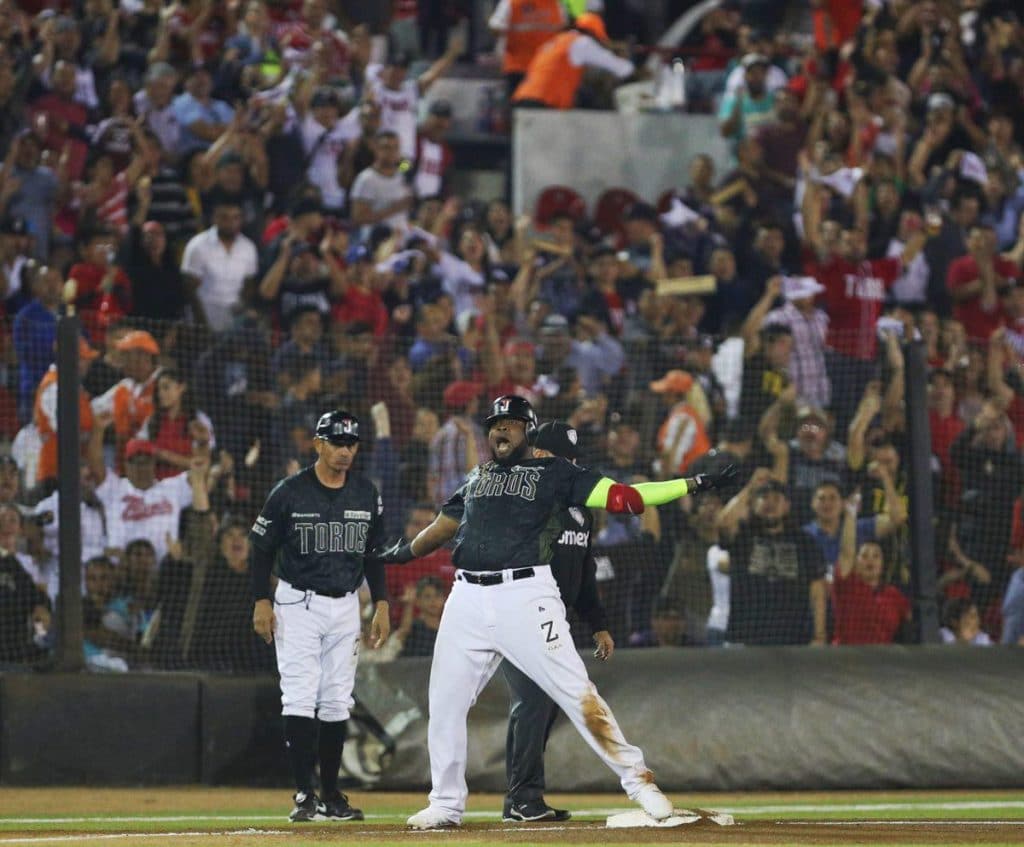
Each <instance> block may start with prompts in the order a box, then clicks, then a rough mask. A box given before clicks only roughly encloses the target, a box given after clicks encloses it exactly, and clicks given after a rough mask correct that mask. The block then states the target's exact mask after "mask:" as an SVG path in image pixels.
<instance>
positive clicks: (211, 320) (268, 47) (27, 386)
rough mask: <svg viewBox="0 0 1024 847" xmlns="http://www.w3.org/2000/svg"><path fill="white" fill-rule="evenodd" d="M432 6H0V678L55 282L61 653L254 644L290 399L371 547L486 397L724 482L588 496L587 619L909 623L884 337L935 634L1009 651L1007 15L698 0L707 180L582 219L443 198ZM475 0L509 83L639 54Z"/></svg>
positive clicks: (903, 507) (410, 639) (762, 635)
mask: <svg viewBox="0 0 1024 847" xmlns="http://www.w3.org/2000/svg"><path fill="white" fill-rule="evenodd" d="M463 5H465V4H458V3H455V4H447V5H446V4H438V3H424V2H423V0H420V2H419V3H417V2H416V0H403V1H402V2H396V3H394V4H393V9H394V13H393V19H392V21H391V23H390V26H389V28H387V29H385V30H382V31H371V28H370V27H368V26H367V25H366V24H364V23H361V22H360V21H358V20H352V19H350V18H349V17H348V16H347V15H346V10H345V4H344V3H338V2H334V3H332V2H327V0H243V2H239V1H238V0H228V1H227V2H221V0H183V2H178V1H177V0H176V2H172V3H165V2H163V1H162V0H120V2H116V1H115V0H84V2H57V3H44V2H38V0H37V1H36V2H23V3H18V4H16V3H14V2H11V0H0V158H2V162H3V164H2V168H0V308H2V310H3V323H2V334H0V349H2V351H3V367H2V368H0V435H2V436H3V438H4V439H6V440H7V441H9V442H10V443H11V447H10V450H9V451H8V452H6V453H5V454H4V455H3V456H2V457H0V665H7V664H10V663H19V662H36V661H40V660H42V659H44V658H45V657H46V656H47V655H48V653H49V652H50V651H51V650H52V649H53V645H54V641H55V633H54V616H53V612H54V609H55V604H56V600H57V595H58V593H59V591H60V579H59V568H58V565H57V557H58V538H59V519H58V518H59V499H58V494H57V492H56V485H57V478H58V468H57V431H58V420H57V379H58V375H57V371H56V365H55V364H54V363H55V352H56V335H57V321H58V318H59V316H60V315H61V314H62V313H63V312H64V311H66V310H69V309H70V307H71V306H73V307H74V309H75V311H76V312H77V314H78V316H79V317H80V319H81V323H82V327H83V337H82V339H81V342H80V346H79V350H78V361H79V368H80V373H81V377H82V394H81V398H80V403H79V416H80V422H81V426H80V430H81V444H82V491H83V496H82V502H81V506H80V512H81V522H82V547H83V549H82V554H83V584H82V591H83V603H84V620H85V641H86V648H85V649H86V655H87V658H88V662H89V665H90V666H91V667H93V668H96V669H105V670H124V669H127V668H157V669H182V668H205V669H210V670H225V671H239V670H247V671H252V670H269V669H271V668H272V667H273V656H272V653H271V652H270V650H271V648H266V647H265V645H263V644H262V642H259V641H258V639H257V638H256V637H255V636H254V634H253V633H252V631H251V613H252V603H251V596H250V592H249V588H248V582H247V569H248V557H249V541H248V537H247V527H248V526H249V525H250V524H251V522H252V518H253V516H254V515H255V514H256V513H257V512H258V510H259V508H260V506H261V505H262V502H263V498H264V497H265V495H266V493H267V491H268V490H269V488H270V486H271V485H272V484H273V483H274V481H275V480H277V479H279V478H281V477H282V476H283V475H285V474H287V473H292V472H295V471H296V470H298V469H299V468H300V467H303V466H305V465H306V464H308V463H309V462H310V461H311V460H312V458H313V456H314V453H313V450H312V447H313V442H312V434H313V429H314V424H315V421H316V419H317V417H318V415H319V414H320V413H321V412H322V411H324V410H325V409H328V408H334V407H343V408H347V409H349V410H350V411H352V412H354V413H355V414H356V415H358V416H359V417H360V419H361V420H362V421H363V427H364V431H365V432H366V434H367V436H366V437H365V438H364V440H363V443H362V446H361V451H360V455H359V458H358V465H359V469H360V470H361V471H362V472H364V473H366V474H367V475H369V476H370V477H371V478H372V479H373V480H374V481H375V482H376V483H377V485H378V487H379V488H380V490H381V492H382V495H383V499H384V503H385V509H386V519H387V523H388V531H389V534H391V535H392V536H399V535H404V536H405V537H407V538H409V537H412V535H414V534H415V532H417V531H418V530H419V529H421V528H422V527H423V526H425V525H426V524H427V523H428V522H429V521H430V520H431V518H432V516H433V515H434V514H435V512H436V510H437V509H438V507H439V506H440V505H441V504H442V503H444V501H445V500H446V499H447V498H448V497H449V496H450V495H451V493H452V492H453V491H454V490H455V488H457V487H458V485H459V484H460V483H461V480H462V479H463V477H464V475H465V474H466V473H467V472H468V471H469V470H470V469H472V468H473V467H475V466H476V465H477V464H478V463H480V462H482V461H486V460H487V459H488V448H487V442H486V438H485V433H484V431H483V429H482V427H481V417H482V410H483V409H485V408H486V405H487V404H488V403H489V401H490V399H491V398H493V397H494V396H497V395H499V394H503V393H515V394H520V395H522V396H524V397H527V398H528V399H529V400H530V401H531V402H532V403H533V404H534V405H535V407H536V409H537V411H538V413H539V415H540V417H541V419H542V420H550V419H559V420H564V421H567V422H569V423H570V424H571V425H572V426H574V427H575V428H576V429H577V430H578V432H579V433H580V437H581V453H582V456H581V460H580V464H582V465H588V466H590V467H594V468H598V469H600V470H601V471H602V472H604V473H605V474H606V475H608V476H611V477H614V478H615V479H617V480H620V481H624V482H635V481H640V480H643V479H665V478H670V477H676V476H680V475H686V476H692V475H694V474H696V473H700V472H704V471H708V470H715V469H720V468H721V467H723V466H724V465H726V464H729V463H733V464H736V465H737V466H739V467H740V468H741V469H742V474H741V479H740V481H741V485H740V486H739V487H738V488H737V490H733V491H726V492H723V493H721V494H719V493H718V492H713V493H710V494H707V495H704V496H702V497H700V498H686V499H684V500H681V501H679V503H678V504H671V505H669V506H664V507H660V508H658V509H650V510H648V511H647V512H646V513H645V514H643V515H641V516H608V515H601V516H599V517H598V521H597V524H596V525H595V531H594V535H593V538H592V544H593V551H594V555H595V558H596V562H597V572H598V580H599V588H600V591H601V596H602V599H603V601H604V603H605V605H606V607H607V611H608V615H609V626H610V629H611V631H612V634H613V636H614V637H615V639H616V640H617V641H618V642H619V643H620V644H622V645H626V644H629V645H632V646H636V647H647V646H683V645H708V646H714V645H721V644H744V645H761V644H817V645H825V644H836V645H846V644H876V643H889V642H893V641H902V642H912V641H914V640H916V639H917V637H918V635H917V629H916V624H917V620H916V618H915V611H914V609H915V603H914V602H913V601H914V600H915V598H914V596H913V585H914V583H913V571H914V567H915V564H914V562H913V559H912V556H911V551H910V533H909V526H908V520H909V519H908V485H909V482H910V480H909V479H908V471H907V468H908V462H909V458H910V452H909V445H908V412H911V411H914V410H908V409H907V408H906V406H905V400H904V397H905V391H904V389H905V372H906V367H907V363H906V360H905V355H906V354H905V350H906V348H905V346H904V342H907V341H920V342H921V343H923V345H924V349H925V353H926V358H927V363H928V368H929V373H928V387H927V396H928V410H927V412H928V418H929V422H930V428H931V439H932V445H931V446H932V455H933V462H932V468H931V474H932V482H933V488H934V501H935V515H934V538H935V545H936V561H935V562H934V563H924V565H925V566H927V567H932V566H934V568H935V572H936V579H937V583H938V592H939V594H938V596H937V597H936V598H935V601H936V603H937V604H938V605H939V607H940V609H941V610H942V630H941V635H942V638H943V640H944V641H946V642H948V643H957V644H972V645H981V644H989V643H998V642H1000V641H1002V642H1003V643H1008V644H1022V643H1024V508H1022V501H1021V500H1020V499H1019V495H1020V494H1021V491H1022V485H1024V454H1022V452H1021V449H1022V446H1024V370H1022V362H1024V216H1022V211H1024V148H1022V146H1021V145H1022V144H1024V25H1022V22H1021V18H1020V14H1021V13H1020V12H1019V11H1018V10H1017V9H1015V4H1014V3H1012V2H1004V0H915V2H910V0H869V2H865V3H864V4H863V9H861V8H860V5H861V4H859V3H849V2H842V0H813V2H811V3H810V4H802V3H796V4H789V6H791V7H795V9H796V11H797V13H798V14H797V20H799V21H801V22H802V23H803V24H805V26H806V30H807V33H808V34H807V37H806V38H803V39H799V38H788V37H786V34H785V33H783V32H781V31H778V32H775V31H772V29H771V26H772V22H773V16H772V15H771V14H765V8H764V7H765V4H763V3H756V2H749V3H745V2H743V0H726V2H723V3H721V4H720V5H719V7H718V8H717V9H715V10H713V11H712V12H711V13H709V14H708V15H706V16H705V18H704V19H703V21H702V23H701V24H700V26H699V27H698V28H697V30H695V32H694V34H693V35H692V36H691V38H690V41H689V42H688V43H687V45H686V50H685V51H684V55H685V57H686V66H687V68H688V70H689V73H688V75H687V93H688V95H689V98H690V106H691V108H692V109H693V110H695V111H704V112H706V113H709V114H713V115H715V116H716V120H717V122H718V127H719V130H720V132H721V134H722V136H723V137H724V138H726V139H728V141H729V143H730V144H731V150H732V157H733V158H732V161H731V162H730V164H729V166H728V167H727V168H725V169H724V171H723V168H722V167H721V165H719V166H718V167H717V168H716V164H715V162H714V160H713V159H712V157H710V156H708V155H703V154H701V155H697V156H695V157H694V158H693V159H692V160H691V161H680V162H679V171H678V184H677V185H676V186H674V187H673V188H671V189H669V190H668V191H666V192H665V193H664V194H663V195H662V196H660V197H647V198H641V197H637V196H635V195H632V194H631V193H630V192H625V191H623V192H618V193H617V194H616V201H617V202H616V203H615V204H613V205H609V206H605V207H604V211H603V212H601V214H598V210H597V209H591V210H588V209H587V206H586V204H585V203H584V202H583V201H582V199H581V198H580V197H579V196H578V195H576V194H575V193H574V192H573V191H572V190H571V189H570V188H566V187H557V188H553V189H552V190H551V191H548V192H545V193H544V194H543V195H542V196H541V198H540V200H539V202H538V204H537V206H536V208H532V209H529V210H527V213H526V214H523V215H520V216H518V217H517V216H515V215H514V214H513V212H512V211H511V210H510V207H509V205H508V203H507V202H506V200H505V199H504V198H502V197H494V196H475V195H473V194H472V193H469V192H466V191H462V192H456V191H454V190H453V176H454V175H456V174H457V173H458V171H459V169H460V167H463V166H465V165H466V163H465V162H460V161H459V159H458V158H457V157H456V156H455V155H454V154H453V150H452V147H451V146H450V145H449V144H448V143H447V141H446V138H447V136H448V134H449V132H450V130H451V124H452V106H451V105H450V104H449V103H448V102H447V101H445V100H443V99H438V98H432V97H431V96H430V90H431V88H432V87H433V86H434V85H435V83H436V82H437V81H438V80H439V79H441V78H442V77H443V76H444V75H446V74H447V73H449V71H450V69H451V67H452V66H453V65H454V64H455V62H456V61H464V60H468V59H471V58H474V57H472V56H471V55H470V54H469V53H467V47H466V43H465V39H464V38H463V37H462V35H461V32H462V28H460V27H459V26H458V23H459V20H458V18H459V16H460V15H461V14H464V13H465V10H464V9H463V8H462V6H463ZM491 5H492V6H493V7H494V8H493V10H492V11H493V14H492V15H491V16H490V23H491V27H492V28H493V31H494V35H495V36H496V37H498V38H499V41H498V45H497V48H496V49H497V51H498V60H499V61H501V63H502V70H503V72H504V73H505V75H506V77H507V78H508V88H509V95H510V100H511V101H512V102H514V103H515V104H516V108H563V107H565V106H566V105H571V104H573V103H580V102H584V103H587V104H589V105H594V104H599V103H602V102H608V100H607V93H608V91H609V90H610V86H611V85H613V84H615V83H616V82H617V81H621V80H625V79H633V78H636V77H638V76H643V75H644V73H645V72H644V70H643V66H644V60H645V54H642V53H641V52H640V51H639V50H637V49H635V48H634V49H632V50H631V48H630V46H629V44H628V43H626V39H625V38H623V39H622V40H621V41H620V40H619V38H620V37H622V36H624V35H625V33H622V32H617V31H616V30H615V28H614V27H606V24H605V19H604V18H602V17H601V14H600V13H601V11H602V9H603V7H604V5H605V4H602V3H600V2H594V0H589V2H572V3H566V4H562V3H560V2H556V0H552V2H551V3H550V4H545V3H540V2H538V3H535V4H532V5H531V8H533V7H536V8H535V10H534V11H535V13H536V14H538V15H541V16H542V17H543V19H544V21H545V23H544V25H543V26H539V25H538V26H536V27H534V26H533V24H529V22H526V23H524V19H523V15H524V14H526V13H525V12H524V10H523V6H524V4H522V3H519V2H517V0H500V2H496V3H493V4H491ZM607 5H608V7H609V8H608V15H607V20H608V22H609V23H610V22H611V21H612V20H614V19H615V18H614V16H613V14H612V13H613V12H614V11H616V7H617V6H619V5H622V4H616V3H613V2H612V0H607ZM768 5H771V4H768ZM808 6H809V8H807V7H808ZM548 7H550V8H548ZM787 8H788V10H789V11H790V12H792V11H793V8H789V7H787ZM460 10H461V11H460ZM752 22H753V23H754V24H756V26H754V25H752ZM775 23H776V24H777V23H778V20H776V21H775ZM524 31H526V32H530V34H531V37H530V38H529V39H525V40H524V39H523V38H521V37H520V35H521V33H522V32H524ZM556 42H557V44H556ZM502 51H504V53H503V52H502ZM637 69H639V70H637ZM584 71H586V72H584ZM565 73H569V76H568V77H566V76H565ZM545 86H554V87H553V88H550V90H549V88H546V87H545ZM549 94H550V95H551V96H550V97H549V96H548V95H549ZM566 98H568V101H567V102H566ZM566 182H567V183H569V184H571V182H572V179H571V175H567V176H566ZM609 188H614V187H613V186H609ZM608 209H612V211H611V212H609V211H608ZM708 280H710V281H711V282H710V284H707V281H708ZM918 564H919V565H920V564H921V563H918ZM453 577H454V568H453V566H452V562H451V556H450V552H449V551H447V550H440V551H437V552H436V553H434V554H432V555H431V556H429V557H426V558H425V559H422V560H418V561H417V562H415V563H413V564H411V565H408V566H404V567H401V566H390V567H389V574H388V586H389V591H390V593H391V598H392V600H393V606H392V610H393V616H394V618H393V624H394V627H395V633H394V634H393V636H392V638H391V641H390V642H389V644H388V645H387V647H386V648H385V649H384V650H383V651H382V652H379V653H377V654H375V660H388V659H391V658H395V657H397V656H414V655H429V654H430V652H431V650H432V646H433V639H434V636H435V634H436V630H437V625H438V621H439V619H440V614H441V610H442V608H443V604H444V599H445V595H446V593H447V591H448V590H449V588H450V586H451V584H452V580H453ZM576 623H577V624H578V623H579V622H576ZM589 636H590V633H589V632H587V631H585V628H584V627H582V626H580V627H579V638H580V643H581V644H583V643H586V642H588V641H589ZM367 652H368V653H369V651H367Z"/></svg>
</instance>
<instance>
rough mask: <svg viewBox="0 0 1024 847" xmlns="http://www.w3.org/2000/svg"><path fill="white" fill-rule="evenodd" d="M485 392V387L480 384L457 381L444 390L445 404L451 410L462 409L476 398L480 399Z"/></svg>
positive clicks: (462, 380)
mask: <svg viewBox="0 0 1024 847" xmlns="http://www.w3.org/2000/svg"><path fill="white" fill-rule="evenodd" d="M483 390H484V387H483V386H482V385H481V384H480V383H479V382H469V381H468V380H464V379H460V380H456V381H455V382H453V383H452V384H451V385H449V386H448V387H447V388H446V389H445V390H444V404H445V406H447V407H448V408H449V409H462V408H464V407H465V406H467V405H468V404H469V401H470V400H472V399H473V398H474V397H479V396H480V392H481V391H483Z"/></svg>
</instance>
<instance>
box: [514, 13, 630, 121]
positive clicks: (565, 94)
mask: <svg viewBox="0 0 1024 847" xmlns="http://www.w3.org/2000/svg"><path fill="white" fill-rule="evenodd" d="M607 43H608V32H607V31H606V30H605V28H604V21H603V20H601V18H600V16H598V15H595V14H593V13H592V12H587V13H585V14H582V15H580V16H579V17H578V18H576V20H575V22H574V23H573V28H572V29H569V30H566V31H565V32H563V33H561V34H559V35H556V36H555V37H554V38H552V39H551V40H550V41H548V42H546V43H545V44H544V46H543V47H541V48H540V50H538V51H537V55H536V56H534V57H533V61H532V62H530V66H529V68H528V69H527V71H526V78H525V79H524V80H523V81H522V82H521V83H520V84H519V87H518V88H517V89H516V90H515V93H513V95H512V103H513V105H515V106H524V107H534V108H546V109H571V108H572V107H573V104H574V103H575V102H576V93H577V92H578V91H579V88H580V85H581V84H582V83H583V72H584V70H586V69H587V68H596V69H599V70H603V71H607V72H608V73H610V74H612V75H614V76H615V77H616V78H617V79H625V78H626V77H628V76H631V75H632V74H633V73H634V71H635V70H636V69H635V68H634V67H633V63H632V62H630V61H629V60H628V59H623V58H621V57H620V56H616V55H615V54H614V53H613V52H612V51H611V50H609V49H608V47H607V46H605V45H606V44H607Z"/></svg>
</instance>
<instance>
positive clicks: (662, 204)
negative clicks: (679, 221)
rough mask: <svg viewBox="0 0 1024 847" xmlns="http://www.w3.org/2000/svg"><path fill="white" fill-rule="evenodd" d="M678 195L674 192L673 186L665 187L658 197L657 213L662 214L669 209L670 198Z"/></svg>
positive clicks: (670, 205)
mask: <svg viewBox="0 0 1024 847" xmlns="http://www.w3.org/2000/svg"><path fill="white" fill-rule="evenodd" d="M678 196H679V195H678V194H677V193H676V190H675V189H674V188H666V189H665V190H664V191H662V192H661V196H660V197H659V198H658V205H657V209H658V214H659V215H664V214H665V212H667V211H668V210H669V209H671V208H672V199H673V198H674V197H678Z"/></svg>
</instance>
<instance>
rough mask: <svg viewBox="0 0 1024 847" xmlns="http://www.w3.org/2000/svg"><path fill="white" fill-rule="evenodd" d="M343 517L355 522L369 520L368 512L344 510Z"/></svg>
mask: <svg viewBox="0 0 1024 847" xmlns="http://www.w3.org/2000/svg"><path fill="white" fill-rule="evenodd" d="M345 517H346V518H351V519H352V520H355V521H368V520H369V519H370V513H369V512H360V511H358V510H356V509H346V510H345Z"/></svg>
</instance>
